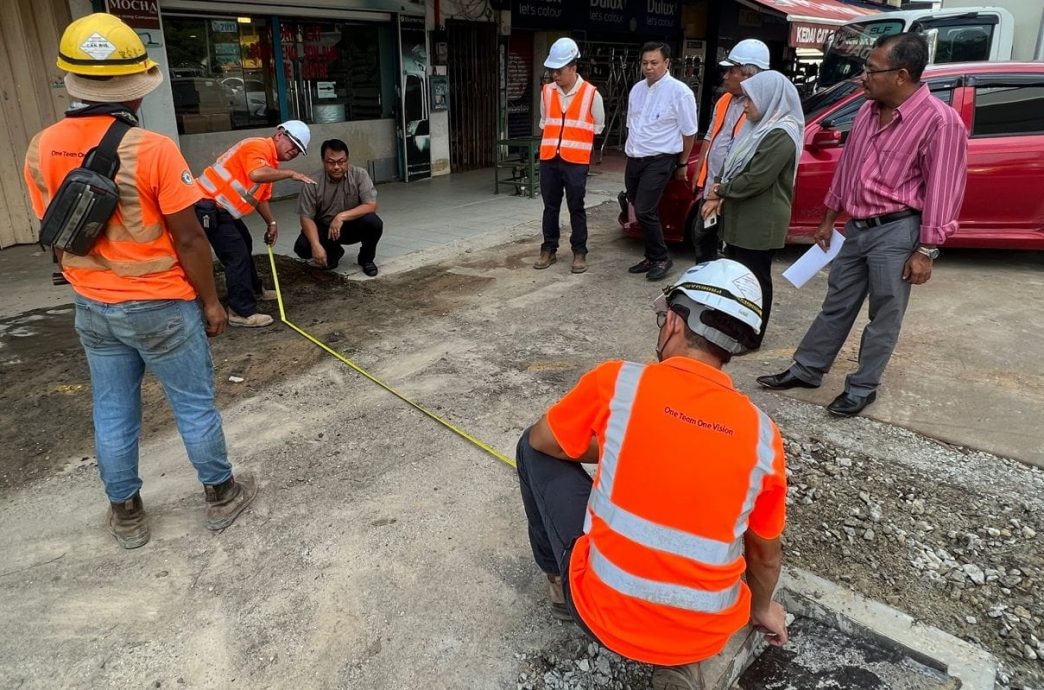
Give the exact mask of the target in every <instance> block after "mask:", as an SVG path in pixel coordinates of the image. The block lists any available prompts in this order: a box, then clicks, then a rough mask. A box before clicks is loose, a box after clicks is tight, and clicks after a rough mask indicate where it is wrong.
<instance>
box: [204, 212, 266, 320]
mask: <svg viewBox="0 0 1044 690" xmlns="http://www.w3.org/2000/svg"><path fill="white" fill-rule="evenodd" d="M196 218H198V219H199V224H200V225H202V226H203V231H204V232H205V233H206V234H207V239H208V240H210V246H211V247H213V248H214V253H215V254H216V255H217V258H218V261H220V262H221V265H222V266H224V267H225V287H226V288H227V290H228V306H229V308H230V309H231V310H232V311H234V312H235V313H237V314H239V315H240V316H253V315H254V314H255V313H256V312H257V295H259V294H261V277H260V276H258V274H257V266H255V265H254V241H253V239H251V237H250V229H249V228H247V226H246V223H244V222H243V221H242V220H240V219H239V218H233V217H232V216H231V215H230V214H229V213H228V212H227V211H225V210H224V209H222V208H220V207H219V206H218V205H217V204H215V203H214V202H213V201H210V200H209V199H204V200H203V201H199V202H197V203H196Z"/></svg>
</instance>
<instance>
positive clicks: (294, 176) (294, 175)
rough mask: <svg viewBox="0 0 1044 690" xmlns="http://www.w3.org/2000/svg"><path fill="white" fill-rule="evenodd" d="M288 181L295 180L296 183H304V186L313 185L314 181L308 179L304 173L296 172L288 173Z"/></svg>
mask: <svg viewBox="0 0 1044 690" xmlns="http://www.w3.org/2000/svg"><path fill="white" fill-rule="evenodd" d="M290 179H291V180H297V181H298V182H304V183H305V184H315V180H313V179H312V178H310V177H308V175H305V174H304V173H299V172H297V171H296V170H293V171H291V172H290Z"/></svg>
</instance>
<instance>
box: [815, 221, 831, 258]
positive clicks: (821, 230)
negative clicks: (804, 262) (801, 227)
mask: <svg viewBox="0 0 1044 690" xmlns="http://www.w3.org/2000/svg"><path fill="white" fill-rule="evenodd" d="M833 236H834V224H833V223H828V222H827V221H825V220H824V221H823V222H822V223H820V224H819V227H818V228H816V233H815V234H814V235H812V239H813V240H815V242H816V245H817V246H818V247H819V248H820V249H822V250H823V251H826V250H828V249H830V238H831V237H833Z"/></svg>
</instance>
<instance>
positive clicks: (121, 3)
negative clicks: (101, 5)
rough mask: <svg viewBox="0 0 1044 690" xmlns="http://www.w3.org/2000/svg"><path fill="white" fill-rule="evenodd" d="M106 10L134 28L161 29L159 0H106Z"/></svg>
mask: <svg viewBox="0 0 1044 690" xmlns="http://www.w3.org/2000/svg"><path fill="white" fill-rule="evenodd" d="M105 9H106V11H107V12H108V13H109V14H111V15H113V16H115V17H119V18H120V19H122V20H123V21H124V23H125V24H126V25H127V26H129V27H131V28H132V29H159V28H160V20H159V0H105Z"/></svg>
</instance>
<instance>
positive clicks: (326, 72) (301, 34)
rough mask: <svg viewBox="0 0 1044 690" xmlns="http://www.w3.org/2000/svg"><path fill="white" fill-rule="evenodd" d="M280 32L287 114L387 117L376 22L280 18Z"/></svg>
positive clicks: (326, 118)
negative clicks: (296, 20)
mask: <svg viewBox="0 0 1044 690" xmlns="http://www.w3.org/2000/svg"><path fill="white" fill-rule="evenodd" d="M281 34H282V35H281V37H280V38H281V42H282V49H283V67H284V69H285V71H286V82H287V106H288V108H289V110H290V112H289V113H288V116H289V117H291V118H294V119H299V120H304V121H305V122H308V123H318V124H324V123H331V122H347V121H352V120H374V119H378V118H381V117H387V114H386V113H385V108H384V104H382V102H381V101H382V99H381V78H380V75H381V69H380V67H381V66H380V41H379V32H378V31H377V30H376V27H374V26H372V25H366V24H348V23H341V22H295V21H284V22H283V23H282V26H281ZM389 105H390V104H389Z"/></svg>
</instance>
